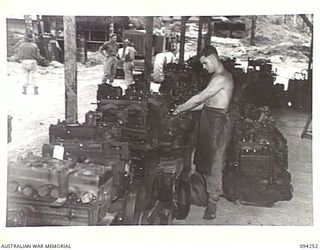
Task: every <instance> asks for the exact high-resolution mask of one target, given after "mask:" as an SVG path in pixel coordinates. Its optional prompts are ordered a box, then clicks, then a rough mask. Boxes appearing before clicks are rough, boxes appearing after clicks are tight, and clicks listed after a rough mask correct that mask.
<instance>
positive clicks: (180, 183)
mask: <svg viewBox="0 0 320 250" xmlns="http://www.w3.org/2000/svg"><path fill="white" fill-rule="evenodd" d="M175 197H176V198H175V201H174V202H175V203H176V204H175V205H174V207H175V213H174V217H175V218H176V219H177V220H183V219H185V218H186V217H187V216H188V214H189V211H190V182H189V180H187V181H186V180H182V179H178V180H177V187H176V194H175Z"/></svg>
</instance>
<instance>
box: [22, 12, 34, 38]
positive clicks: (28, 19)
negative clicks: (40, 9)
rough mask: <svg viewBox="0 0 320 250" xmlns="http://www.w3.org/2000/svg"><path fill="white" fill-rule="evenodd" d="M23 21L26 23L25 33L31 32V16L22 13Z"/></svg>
mask: <svg viewBox="0 0 320 250" xmlns="http://www.w3.org/2000/svg"><path fill="white" fill-rule="evenodd" d="M24 22H25V25H26V33H27V34H33V25H32V16H31V15H24Z"/></svg>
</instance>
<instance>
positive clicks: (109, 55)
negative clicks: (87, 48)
mask: <svg viewBox="0 0 320 250" xmlns="http://www.w3.org/2000/svg"><path fill="white" fill-rule="evenodd" d="M118 48H119V46H118V44H117V35H116V34H113V35H111V39H110V40H109V41H108V42H105V43H104V44H103V45H102V46H101V47H100V48H99V52H100V53H101V55H103V56H104V57H105V60H104V62H103V73H104V76H103V79H102V83H107V81H108V80H109V84H112V83H113V80H114V78H115V77H116V73H117V64H118V59H117V54H118Z"/></svg>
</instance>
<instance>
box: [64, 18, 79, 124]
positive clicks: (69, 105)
mask: <svg viewBox="0 0 320 250" xmlns="http://www.w3.org/2000/svg"><path fill="white" fill-rule="evenodd" d="M63 26H64V62H65V64H64V79H65V120H66V123H67V124H74V123H77V122H78V106H77V60H76V52H77V45H76V19H75V17H74V16H64V17H63Z"/></svg>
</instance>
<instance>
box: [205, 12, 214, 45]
mask: <svg viewBox="0 0 320 250" xmlns="http://www.w3.org/2000/svg"><path fill="white" fill-rule="evenodd" d="M207 24H208V33H207V37H206V43H205V46H210V45H211V33H212V23H211V16H208V17H207Z"/></svg>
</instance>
